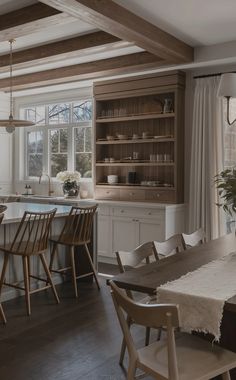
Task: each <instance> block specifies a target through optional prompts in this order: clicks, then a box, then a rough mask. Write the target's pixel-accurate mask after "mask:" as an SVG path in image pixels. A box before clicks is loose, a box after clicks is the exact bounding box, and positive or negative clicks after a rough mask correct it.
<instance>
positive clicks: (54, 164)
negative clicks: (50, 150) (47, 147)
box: [50, 154, 67, 177]
mask: <svg viewBox="0 0 236 380" xmlns="http://www.w3.org/2000/svg"><path fill="white" fill-rule="evenodd" d="M50 165H51V173H50V174H51V176H52V177H56V175H57V173H58V172H62V171H64V170H67V154H52V155H51V160H50Z"/></svg>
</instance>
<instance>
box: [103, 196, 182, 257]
mask: <svg viewBox="0 0 236 380" xmlns="http://www.w3.org/2000/svg"><path fill="white" fill-rule="evenodd" d="M145 206H146V207H144V205H143V204H142V206H138V204H136V205H135V207H134V206H133V205H132V206H131V205H130V206H127V205H125V206H123V207H121V206H120V205H119V203H117V206H114V204H112V203H111V205H107V204H106V205H102V204H99V209H98V259H99V260H100V261H103V262H108V263H109V262H110V263H112V262H113V263H114V262H116V259H115V252H116V251H121V250H123V251H131V250H133V249H134V248H136V247H137V246H138V245H140V244H142V243H145V242H147V241H152V240H156V241H163V240H165V239H167V238H168V237H170V236H171V235H173V234H175V233H181V232H183V231H184V230H185V228H184V205H171V206H169V205H163V206H160V205H159V206H154V207H152V208H151V206H150V205H148V204H147V205H145Z"/></svg>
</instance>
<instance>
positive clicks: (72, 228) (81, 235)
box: [58, 205, 97, 245]
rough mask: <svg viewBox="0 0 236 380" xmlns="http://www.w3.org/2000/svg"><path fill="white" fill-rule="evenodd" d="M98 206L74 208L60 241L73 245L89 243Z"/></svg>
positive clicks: (66, 221) (67, 219) (67, 218)
mask: <svg viewBox="0 0 236 380" xmlns="http://www.w3.org/2000/svg"><path fill="white" fill-rule="evenodd" d="M96 210H97V205H94V206H91V207H74V206H73V207H72V208H71V211H70V213H69V215H68V216H67V217H66V220H65V224H64V226H63V228H62V231H61V233H60V236H59V239H58V241H63V242H67V243H73V244H75V245H76V244H77V243H78V244H81V243H83V242H84V243H88V242H90V241H91V236H92V227H93V217H94V214H95V212H96Z"/></svg>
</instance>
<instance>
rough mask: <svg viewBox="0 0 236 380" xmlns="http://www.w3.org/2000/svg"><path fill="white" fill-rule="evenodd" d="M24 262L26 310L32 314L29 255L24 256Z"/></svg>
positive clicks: (28, 313)
mask: <svg viewBox="0 0 236 380" xmlns="http://www.w3.org/2000/svg"><path fill="white" fill-rule="evenodd" d="M22 264H23V273H24V285H25V302H26V310H27V315H30V314H31V306H30V284H29V266H28V257H26V256H22Z"/></svg>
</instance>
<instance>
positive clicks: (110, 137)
mask: <svg viewBox="0 0 236 380" xmlns="http://www.w3.org/2000/svg"><path fill="white" fill-rule="evenodd" d="M106 139H107V140H108V141H110V140H114V136H110V135H107V136H106Z"/></svg>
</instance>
